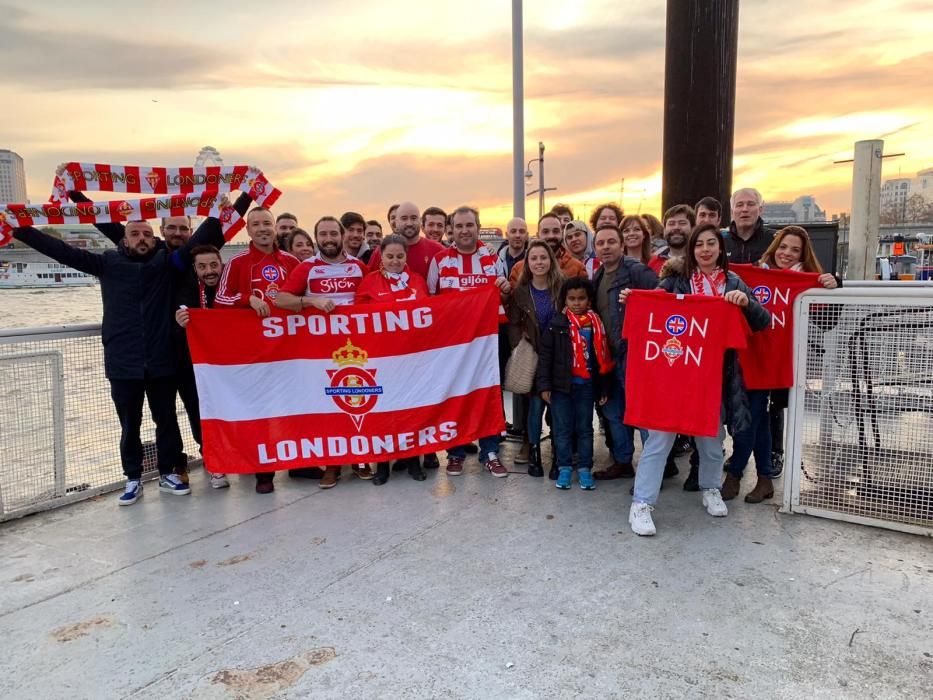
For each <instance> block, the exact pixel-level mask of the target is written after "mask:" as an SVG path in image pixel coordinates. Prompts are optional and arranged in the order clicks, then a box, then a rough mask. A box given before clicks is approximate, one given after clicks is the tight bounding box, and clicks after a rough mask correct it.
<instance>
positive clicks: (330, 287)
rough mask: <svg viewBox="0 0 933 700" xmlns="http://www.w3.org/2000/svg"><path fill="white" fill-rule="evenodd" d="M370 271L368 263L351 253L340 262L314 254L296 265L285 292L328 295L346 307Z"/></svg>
mask: <svg viewBox="0 0 933 700" xmlns="http://www.w3.org/2000/svg"><path fill="white" fill-rule="evenodd" d="M368 274H369V271H368V270H367V269H366V266H365V265H364V264H363V263H362V262H360V261H359V260H357V259H356V258H354V257H353V256H352V255H348V256H347V259H346V260H344V261H343V262H339V263H332V262H328V261H326V260H323V259H321V257H320V256H319V255H315V256H314V257H311V258H308V259H307V260H305V261H304V262H303V263H301V264H300V265H299V266H298V267H296V268H295V271H294V272H292V273H291V274H290V275H289V276H288V279H287V280H286V281H285V285H284V286H283V287H282V291H283V292H288V293H289V294H294V295H295V296H299V297H301V296H305V295H308V296H315V297H327V298H328V299H330V300H331V301H332V302H334V304H336V305H337V306H344V305H346V304H352V303H353V297H354V296H355V295H356V288H357V287H358V286H359V284H360V282H362V281H363V278H364V277H365V276H366V275H368Z"/></svg>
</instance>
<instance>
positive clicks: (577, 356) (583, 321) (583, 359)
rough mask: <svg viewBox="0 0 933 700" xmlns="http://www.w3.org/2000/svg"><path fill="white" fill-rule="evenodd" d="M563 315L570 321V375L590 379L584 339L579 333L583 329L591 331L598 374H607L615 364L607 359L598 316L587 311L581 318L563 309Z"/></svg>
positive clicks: (603, 330) (603, 333)
mask: <svg viewBox="0 0 933 700" xmlns="http://www.w3.org/2000/svg"><path fill="white" fill-rule="evenodd" d="M564 315H565V316H566V317H567V320H568V321H570V344H571V347H572V348H573V367H571V370H570V371H571V374H573V376H574V377H580V378H581V379H589V378H590V367H589V363H588V362H587V359H588V352H587V347H586V339H585V338H584V337H583V334H582V333H581V332H580V331H581V329H583V328H592V329H593V348H594V349H595V350H596V364H597V366H598V367H599V373H600V374H606V373H607V372H609V371H610V370H611V369H612V368H613V367H614V366H615V363H614V362H613V361H612V358H611V357H609V344H608V343H607V342H606V331H605V329H604V328H603V324H602V321H600V320H599V316H597V315H596V313H595V312H593V311H587V312H586V313H585V314H583V315H582V316H577V315H576V314H575V313H573V312H572V311H571V310H570V309H564Z"/></svg>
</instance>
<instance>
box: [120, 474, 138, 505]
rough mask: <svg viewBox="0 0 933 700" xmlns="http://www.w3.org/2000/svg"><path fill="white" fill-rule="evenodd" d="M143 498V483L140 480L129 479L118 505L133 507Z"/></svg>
mask: <svg viewBox="0 0 933 700" xmlns="http://www.w3.org/2000/svg"><path fill="white" fill-rule="evenodd" d="M142 497H143V483H142V482H141V481H139V479H127V481H126V490H125V491H124V492H123V493H122V494H120V499H119V500H118V501H117V503H118V504H119V505H121V506H131V505H133V504H134V503H136V501H138V500H139V499H140V498H142Z"/></svg>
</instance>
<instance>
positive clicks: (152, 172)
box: [0, 163, 282, 247]
mask: <svg viewBox="0 0 933 700" xmlns="http://www.w3.org/2000/svg"><path fill="white" fill-rule="evenodd" d="M71 190H79V191H82V192H83V191H91V190H96V191H100V192H129V193H134V194H151V195H161V196H150V197H144V198H142V199H127V200H117V201H112V202H80V203H79V202H75V203H72V202H69V201H68V192H69V191H71ZM233 190H242V191H245V192H248V193H249V195H250V197H251V198H252V200H253V201H254V202H256V204H258V205H260V206H265V207H271V206H272V205H273V204H274V203H275V201H276V200H277V199H278V198H279V197H280V196H281V194H282V193H281V192H280V191H279V190H278V189H276V188H275V187H274V186H273V185H272V183H270V182H269V180H268V179H266V176H265V175H263V173H262V172H261V171H259V170H258V169H256V168H251V167H249V166H246V165H232V166H224V167H219V166H211V167H203V168H161V167H148V166H140V165H104V164H100V163H95V164H90V163H68V165H66V166H65V171H64V174H63V177H58V176H57V175H56V176H55V182H54V184H53V186H52V195H51V197H49V201H48V202H47V203H45V204H0V247H2V246H4V245H6V244H7V243H9V242H10V240H11V238H12V232H13V229H14V228H16V227H18V226H44V225H56V224H59V225H60V224H96V223H113V222H121V221H134V220H137V219H157V218H161V217H164V216H216V217H218V218H219V219H220V221H221V225H222V228H223V232H224V237H225V238H226V239H227V240H228V241H229V240H230V239H231V238H233V237H234V236H235V235H236V233H237V232H238V231H239V230H240V229H241V228H242V227H243V225H244V221H243V219H242V218H240V215H239V214H238V213H237V212H236V210H235V209H234V208H233V206H232V205H230V206H227V207H225V208H223V209H222V210H221V208H220V199H221V198H220V194H221V193H224V192H232V191H233Z"/></svg>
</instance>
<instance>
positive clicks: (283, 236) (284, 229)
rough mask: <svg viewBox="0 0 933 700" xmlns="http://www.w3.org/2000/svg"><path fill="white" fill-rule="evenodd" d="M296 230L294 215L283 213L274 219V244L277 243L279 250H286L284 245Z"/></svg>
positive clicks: (296, 221)
mask: <svg viewBox="0 0 933 700" xmlns="http://www.w3.org/2000/svg"><path fill="white" fill-rule="evenodd" d="M240 216H242V213H241V214H240ZM296 228H298V217H297V216H295V215H294V214H289V213H288V212H287V211H283V212H282V213H281V214H279V215H278V216H277V217H275V242H276V243H278V245H279V249H280V250H287V249H288V247H287V246H286V245H285V243H286V241H288V237H289V236H290V235H292V231H294V230H295V229H296Z"/></svg>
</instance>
